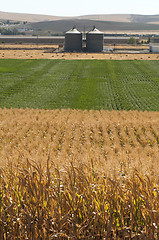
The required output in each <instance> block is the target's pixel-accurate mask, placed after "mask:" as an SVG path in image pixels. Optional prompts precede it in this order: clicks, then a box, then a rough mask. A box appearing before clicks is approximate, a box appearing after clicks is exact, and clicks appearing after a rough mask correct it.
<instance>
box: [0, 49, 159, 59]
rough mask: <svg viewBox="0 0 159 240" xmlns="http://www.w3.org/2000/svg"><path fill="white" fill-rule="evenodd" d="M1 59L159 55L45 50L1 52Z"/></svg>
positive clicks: (158, 56)
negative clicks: (52, 51) (50, 51)
mask: <svg viewBox="0 0 159 240" xmlns="http://www.w3.org/2000/svg"><path fill="white" fill-rule="evenodd" d="M0 59H112V60H158V59H159V54H132V53H128V54H125V53H121V54H120V53H118V54H117V53H46V52H45V51H44V50H0Z"/></svg>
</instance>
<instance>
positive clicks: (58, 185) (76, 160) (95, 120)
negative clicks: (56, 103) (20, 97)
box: [0, 109, 159, 240]
mask: <svg viewBox="0 0 159 240" xmlns="http://www.w3.org/2000/svg"><path fill="white" fill-rule="evenodd" d="M0 119H1V122H0V136H1V141H0V144H1V145H0V156H1V160H0V164H1V169H0V171H1V175H0V176H1V183H0V184H1V189H0V194H1V195H0V196H1V198H0V234H1V235H0V237H1V239H17V236H18V239H92V238H93V239H156V240H157V239H158V237H159V171H158V165H159V124H158V122H159V113H158V112H138V111H130V112H126V111H123V112H120V111H112V112H109V111H104V110H102V111H94V110H91V111H89V112H88V111H86V110H85V111H81V110H69V109H68V110H61V111H60V110H30V109H25V110H22V109H19V110H18V109H3V110H2V109H1V110H0Z"/></svg>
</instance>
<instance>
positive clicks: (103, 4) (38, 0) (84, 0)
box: [0, 0, 159, 16]
mask: <svg viewBox="0 0 159 240" xmlns="http://www.w3.org/2000/svg"><path fill="white" fill-rule="evenodd" d="M0 11H5V12H19V13H35V14H46V15H56V16H79V15H87V14H112V13H121V14H124V13H129V14H146V15H150V14H159V0H151V1H150V0H109V1H106V0H98V1H94V0H80V1H79V0H59V1H55V0H43V1H42V0H4V1H1V3H0Z"/></svg>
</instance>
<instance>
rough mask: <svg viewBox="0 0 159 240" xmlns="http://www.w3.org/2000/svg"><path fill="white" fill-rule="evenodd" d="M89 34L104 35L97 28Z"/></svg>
mask: <svg viewBox="0 0 159 240" xmlns="http://www.w3.org/2000/svg"><path fill="white" fill-rule="evenodd" d="M88 33H89V34H103V33H102V32H101V31H99V30H98V29H97V28H96V27H94V28H93V29H92V30H91V31H89V32H88Z"/></svg>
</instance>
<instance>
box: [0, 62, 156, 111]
mask: <svg viewBox="0 0 159 240" xmlns="http://www.w3.org/2000/svg"><path fill="white" fill-rule="evenodd" d="M0 107H7V108H10V107H12V108H20V107H22V108H26V107H29V108H41V109H42V108H43V109H56V108H59V109H61V108H72V109H83V110H84V109H88V110H89V109H108V110H112V109H114V110H142V111H144V110H148V111H158V110H159V62H158V61H111V60H93V61H92V60H71V61H70V60H13V59H12V60H7V59H4V60H0Z"/></svg>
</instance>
